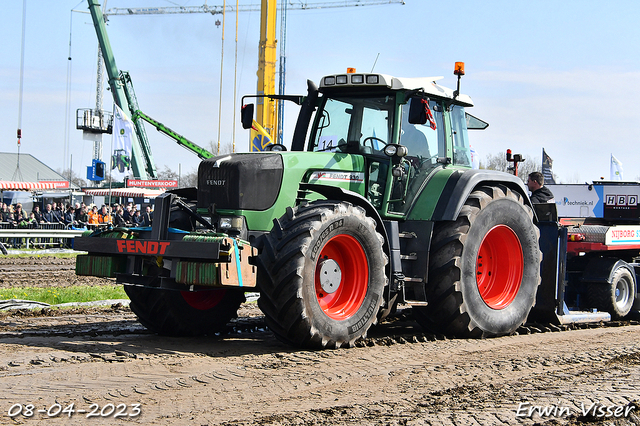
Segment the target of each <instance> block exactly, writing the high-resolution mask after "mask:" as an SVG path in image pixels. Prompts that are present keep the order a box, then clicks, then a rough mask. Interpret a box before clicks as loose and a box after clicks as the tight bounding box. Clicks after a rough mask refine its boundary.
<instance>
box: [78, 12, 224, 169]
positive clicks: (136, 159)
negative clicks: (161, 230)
mask: <svg viewBox="0 0 640 426" xmlns="http://www.w3.org/2000/svg"><path fill="white" fill-rule="evenodd" d="M88 2H89V10H90V12H91V18H92V19H93V24H94V26H95V29H96V35H97V36H98V42H99V44H100V50H101V51H102V57H103V59H104V63H105V68H106V70H107V75H108V77H109V87H110V88H111V93H113V100H114V102H115V103H116V104H117V105H118V106H119V107H120V108H121V109H122V110H123V111H125V112H128V114H129V116H130V117H131V120H132V121H133V123H134V128H135V132H136V138H135V139H136V140H135V141H134V143H133V152H132V161H131V166H132V169H133V175H134V177H136V178H138V179H148V178H151V179H157V178H158V172H157V170H156V166H155V162H154V161H153V154H152V153H151V146H150V144H149V139H148V138H147V133H146V131H145V128H144V125H143V120H144V121H146V122H147V123H149V124H151V125H152V126H154V127H155V128H156V129H157V130H158V131H159V132H161V133H164V134H165V135H167V136H169V137H170V138H172V139H174V140H175V141H176V142H177V143H178V144H179V145H181V146H183V147H184V148H186V149H188V150H189V151H191V152H193V153H194V154H196V155H197V156H198V157H200V158H201V159H203V160H204V159H207V158H211V157H213V154H212V153H211V152H209V151H207V150H206V149H204V148H202V147H200V146H198V145H197V144H195V143H193V142H191V141H190V140H189V139H187V138H185V137H184V136H182V135H180V134H178V133H176V132H175V131H173V130H171V129H170V128H169V127H167V126H165V125H164V124H162V123H160V122H159V121H157V120H154V119H153V118H151V117H149V116H148V115H146V114H145V113H143V112H142V111H141V110H140V108H139V107H138V99H137V97H136V94H135V91H134V89H133V83H132V81H131V76H130V75H129V72H128V71H120V70H118V67H117V66H116V60H115V57H114V55H113V51H112V49H111V44H110V43H109V37H108V35H107V29H106V26H105V24H104V16H103V14H102V11H101V10H100V5H99V4H98V2H97V0H88Z"/></svg>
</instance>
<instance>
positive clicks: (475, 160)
mask: <svg viewBox="0 0 640 426" xmlns="http://www.w3.org/2000/svg"><path fill="white" fill-rule="evenodd" d="M469 151H470V152H471V168H472V169H479V168H480V156H479V155H478V153H477V152H476V150H475V149H473V147H472V146H471V145H469Z"/></svg>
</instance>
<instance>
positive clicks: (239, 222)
mask: <svg viewBox="0 0 640 426" xmlns="http://www.w3.org/2000/svg"><path fill="white" fill-rule="evenodd" d="M243 224H244V218H243V217H242V216H231V217H221V218H220V221H219V222H218V227H219V229H220V230H221V231H236V232H240V231H242V227H243Z"/></svg>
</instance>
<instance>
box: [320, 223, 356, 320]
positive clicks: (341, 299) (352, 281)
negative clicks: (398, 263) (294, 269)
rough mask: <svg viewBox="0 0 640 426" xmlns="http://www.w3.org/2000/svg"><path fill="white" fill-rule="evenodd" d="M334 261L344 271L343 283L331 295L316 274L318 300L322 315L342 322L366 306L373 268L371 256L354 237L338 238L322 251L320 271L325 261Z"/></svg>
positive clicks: (341, 280)
mask: <svg viewBox="0 0 640 426" xmlns="http://www.w3.org/2000/svg"><path fill="white" fill-rule="evenodd" d="M327 259H331V260H333V261H335V262H336V263H337V264H338V266H339V267H340V271H341V279H340V285H339V286H338V289H337V290H336V291H335V292H333V293H331V294H327V293H326V292H325V291H324V290H323V289H322V286H321V283H320V279H319V276H318V274H317V273H316V278H315V290H316V298H317V299H318V303H319V304H320V308H321V309H322V311H323V312H324V313H325V314H327V316H329V317H330V318H332V319H334V320H338V321H342V320H346V319H348V318H351V317H352V316H353V315H354V314H355V313H356V312H357V311H358V309H360V306H362V302H363V301H364V297H365V295H366V294H367V288H368V284H369V264H368V262H367V256H366V254H365V252H364V249H363V248H362V245H361V244H360V242H358V240H356V239H355V238H354V237H352V236H350V235H344V234H341V235H336V236H335V237H333V238H331V239H330V240H329V241H327V243H326V244H325V246H324V247H323V248H322V251H321V252H320V255H319V257H318V262H317V263H316V271H318V266H319V264H320V262H321V261H323V260H327Z"/></svg>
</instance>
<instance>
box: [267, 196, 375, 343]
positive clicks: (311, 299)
mask: <svg viewBox="0 0 640 426" xmlns="http://www.w3.org/2000/svg"><path fill="white" fill-rule="evenodd" d="M382 245H383V238H382V236H381V235H380V234H379V233H377V232H376V223H375V221H374V220H373V219H372V218H370V217H367V216H366V214H365V211H364V210H363V209H362V208H360V207H357V206H354V205H352V204H349V203H346V202H333V201H319V202H315V203H311V204H308V205H305V206H300V207H295V208H291V209H288V210H287V213H286V214H285V215H284V216H282V217H281V218H280V219H278V220H275V221H274V227H273V229H272V231H271V232H270V233H269V234H268V235H267V236H266V237H265V239H264V245H263V248H262V252H261V255H260V260H259V263H260V266H261V267H260V270H259V274H260V275H259V282H260V290H261V294H260V299H259V300H258V306H260V309H262V312H263V313H264V314H265V321H266V323H267V325H268V326H269V328H270V329H271V330H272V331H273V333H274V334H275V335H276V337H277V338H278V339H280V340H281V341H283V342H285V343H288V344H291V345H294V346H299V347H306V348H314V349H322V348H334V347H335V348H338V347H349V346H352V345H353V344H354V342H355V340H357V339H358V338H360V337H363V336H365V335H366V332H367V330H368V329H369V327H370V326H371V325H372V324H373V323H374V322H375V321H376V315H377V314H378V311H379V309H380V306H381V304H382V301H383V294H382V292H383V289H384V286H385V284H386V276H385V265H386V262H387V258H386V256H385V254H384V252H383V249H382Z"/></svg>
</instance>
